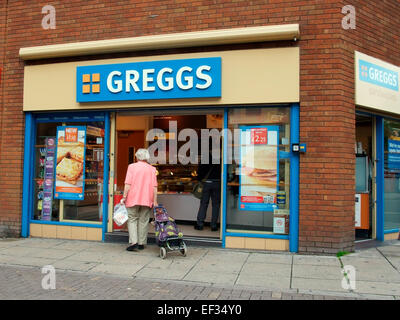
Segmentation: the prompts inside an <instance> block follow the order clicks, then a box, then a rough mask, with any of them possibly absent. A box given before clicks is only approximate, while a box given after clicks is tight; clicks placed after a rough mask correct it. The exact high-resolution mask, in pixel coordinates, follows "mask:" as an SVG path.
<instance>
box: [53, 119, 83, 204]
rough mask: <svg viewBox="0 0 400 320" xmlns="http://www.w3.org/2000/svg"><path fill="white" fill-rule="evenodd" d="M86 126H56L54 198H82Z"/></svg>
mask: <svg viewBox="0 0 400 320" xmlns="http://www.w3.org/2000/svg"><path fill="white" fill-rule="evenodd" d="M85 151H86V127H84V126H58V127H57V156H56V179H55V193H54V198H55V199H64V200H83V199H84V186H85Z"/></svg>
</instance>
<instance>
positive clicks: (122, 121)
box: [113, 110, 223, 240]
mask: <svg viewBox="0 0 400 320" xmlns="http://www.w3.org/2000/svg"><path fill="white" fill-rule="evenodd" d="M222 127H223V112H221V111H211V110H207V112H205V111H200V110H190V111H187V110H185V111H180V110H177V111H173V112H168V113H167V112H165V111H149V112H147V113H138V112H119V113H117V115H116V124H115V128H116V132H115V137H116V138H115V140H116V144H115V145H116V147H115V161H114V163H115V168H114V172H115V185H114V199H115V200H118V199H119V198H120V197H121V194H122V193H123V188H124V181H125V175H126V170H127V167H128V165H129V164H130V163H133V162H134V161H135V156H134V155H135V153H136V151H137V150H138V149H139V148H143V147H144V148H148V147H150V146H151V145H152V144H153V143H155V142H159V143H163V142H165V145H166V149H165V154H164V155H162V154H156V155H157V162H154V161H151V162H152V165H154V166H155V167H156V169H157V181H158V203H159V204H162V205H163V206H165V208H166V209H167V211H168V214H169V215H170V216H171V217H173V218H174V219H175V220H176V222H177V224H178V227H179V229H180V230H181V231H182V232H183V234H184V236H185V237H193V238H208V239H218V240H220V239H221V232H220V230H221V227H220V221H221V218H220V217H221V208H222V203H220V204H219V206H220V210H219V219H218V230H217V231H215V230H214V231H212V230H211V223H210V222H211V216H212V201H211V199H210V201H209V203H208V208H207V213H206V219H205V221H204V228H203V230H196V229H195V228H194V226H195V224H196V221H197V213H198V211H199V207H200V200H199V199H197V198H195V197H194V196H193V195H192V193H191V191H192V189H193V186H194V185H195V183H196V182H197V181H198V173H199V163H200V161H201V159H200V157H201V154H202V153H201V134H202V130H203V131H204V130H207V129H208V130H212V129H218V131H220V130H221V129H222ZM183 130H187V131H186V132H187V133H196V135H197V137H198V140H197V141H196V142H195V147H197V150H198V155H197V157H198V162H197V163H193V162H192V160H194V158H193V156H192V157H191V162H190V163H182V162H181V161H180V158H179V156H178V154H177V155H176V156H178V158H177V157H175V155H174V154H173V153H174V152H175V151H176V152H177V153H179V151H180V150H181V148H182V147H183V146H184V145H185V144H186V146H187V145H188V141H189V138H186V140H184V141H180V140H182V139H181V138H178V136H179V134H180V133H182V131H183ZM154 132H156V133H157V132H158V133H157V134H156V136H155V137H154V139H153V138H151V137H153V136H152V135H153V133H154ZM160 132H162V133H160ZM147 140H149V141H147ZM173 143H176V146H174V145H173ZM192 143H193V142H192ZM219 143H220V144H221V148H222V141H220V142H219ZM191 145H192V146H194V145H193V144H191ZM195 149H196V148H195ZM176 152H175V153H176ZM186 154H187V156H189V157H190V150H189V151H188V152H187V153H186ZM162 159H165V161H162ZM153 160H154V159H153ZM221 161H222V158H221ZM220 165H221V167H222V164H220ZM220 183H221V190H222V179H221V180H220ZM220 198H222V197H220ZM124 232H125V233H127V232H128V229H127V226H126V225H124V226H123V227H122V228H117V227H116V226H115V225H114V227H113V233H119V234H121V233H124ZM149 233H150V234H149V236H152V235H153V233H154V230H153V228H152V227H151V226H150V228H149Z"/></svg>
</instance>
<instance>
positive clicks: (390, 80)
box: [355, 52, 400, 114]
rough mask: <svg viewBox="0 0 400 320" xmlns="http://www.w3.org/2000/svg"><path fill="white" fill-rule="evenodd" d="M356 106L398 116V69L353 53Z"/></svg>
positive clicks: (364, 55)
mask: <svg viewBox="0 0 400 320" xmlns="http://www.w3.org/2000/svg"><path fill="white" fill-rule="evenodd" d="M355 65H356V68H355V75H356V79H355V80H356V85H355V89H356V104H357V105H359V106H364V107H369V108H374V109H376V110H383V111H388V112H392V113H396V114H400V67H398V66H395V65H393V64H390V63H387V62H384V61H382V60H379V59H376V58H373V57H370V56H368V55H366V54H363V53H360V52H356V53H355Z"/></svg>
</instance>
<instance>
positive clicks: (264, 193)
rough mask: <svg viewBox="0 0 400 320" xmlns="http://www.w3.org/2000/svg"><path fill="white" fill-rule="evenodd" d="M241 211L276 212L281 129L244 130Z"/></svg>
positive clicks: (241, 137)
mask: <svg viewBox="0 0 400 320" xmlns="http://www.w3.org/2000/svg"><path fill="white" fill-rule="evenodd" d="M240 129H241V134H240V179H239V183H240V188H239V209H240V210H249V211H274V209H276V208H278V206H277V189H278V183H279V152H278V141H279V127H278V126H262V127H259V126H257V127H248V126H246V127H241V128H240Z"/></svg>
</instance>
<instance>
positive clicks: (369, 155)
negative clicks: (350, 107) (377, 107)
mask: <svg viewBox="0 0 400 320" xmlns="http://www.w3.org/2000/svg"><path fill="white" fill-rule="evenodd" d="M373 137H374V119H373V117H372V116H369V115H364V114H363V115H361V114H357V115H356V145H355V153H356V198H355V239H356V241H363V240H369V239H373V238H374V237H375V236H374V226H375V225H376V224H375V221H376V219H375V217H376V214H375V184H374V179H373V177H374V165H375V161H374V159H375V158H376V157H375V150H376V148H375V140H374V138H373Z"/></svg>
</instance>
